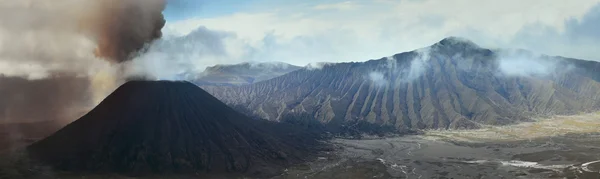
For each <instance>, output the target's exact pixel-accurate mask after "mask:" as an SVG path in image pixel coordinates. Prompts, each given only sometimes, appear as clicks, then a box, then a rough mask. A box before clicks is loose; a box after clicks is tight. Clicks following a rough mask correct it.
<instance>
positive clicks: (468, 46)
mask: <svg viewBox="0 0 600 179" xmlns="http://www.w3.org/2000/svg"><path fill="white" fill-rule="evenodd" d="M597 69H600V64H599V63H597V62H590V61H583V60H575V59H567V58H562V57H548V56H543V55H535V54H532V53H530V52H526V51H518V50H517V51H514V50H490V49H485V48H481V47H479V46H477V45H476V44H474V43H472V42H470V41H468V40H464V39H460V38H446V39H444V40H442V41H440V42H439V43H436V44H434V45H432V46H430V47H427V48H424V49H420V50H416V51H412V52H406V53H400V54H396V55H394V56H392V57H389V58H383V59H379V60H371V61H367V62H364V63H339V64H329V65H325V66H324V67H323V68H322V69H317V70H311V69H302V70H297V71H294V72H291V73H289V74H286V75H283V76H280V77H277V78H274V79H271V80H267V81H263V82H259V83H255V84H252V85H248V86H241V87H205V89H206V90H207V91H209V92H210V93H212V94H213V95H215V96H216V97H217V98H219V99H220V100H222V101H224V102H226V103H228V104H230V105H234V106H243V107H245V108H248V109H250V110H251V111H252V113H253V114H254V115H259V116H261V117H263V118H266V119H269V120H281V119H282V117H284V116H289V115H296V114H308V115H311V116H313V117H314V118H315V119H317V120H319V121H322V122H324V123H334V124H335V123H342V124H344V123H351V124H352V123H356V122H357V121H368V122H370V123H375V124H379V125H384V126H394V127H396V128H398V129H408V128H413V129H414V128H419V129H424V128H434V129H438V128H442V129H456V128H477V127H479V126H481V125H482V124H508V123H513V122H517V121H526V120H529V119H531V118H533V117H535V116H540V115H553V114H572V113H576V112H581V111H593V110H598V109H599V108H600V101H599V100H598V99H600V83H599V82H598V80H599V77H600V74H599V72H597Z"/></svg>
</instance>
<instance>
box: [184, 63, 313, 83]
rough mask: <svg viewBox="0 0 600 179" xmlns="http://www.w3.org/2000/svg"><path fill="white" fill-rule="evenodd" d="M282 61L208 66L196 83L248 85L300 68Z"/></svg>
mask: <svg viewBox="0 0 600 179" xmlns="http://www.w3.org/2000/svg"><path fill="white" fill-rule="evenodd" d="M300 68H301V67H299V66H294V65H290V64H287V63H282V62H264V63H240V64H235V65H216V66H212V67H208V68H206V70H204V72H202V73H201V74H200V75H199V76H198V78H197V80H195V81H194V83H196V84H198V85H217V86H223V85H224V86H231V85H246V84H252V83H256V82H260V81H264V80H269V79H272V78H275V77H278V76H281V75H284V74H286V73H289V72H292V71H295V70H298V69H300Z"/></svg>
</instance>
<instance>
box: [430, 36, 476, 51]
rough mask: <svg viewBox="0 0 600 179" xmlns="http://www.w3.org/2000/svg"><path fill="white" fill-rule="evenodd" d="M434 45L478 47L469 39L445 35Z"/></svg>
mask: <svg viewBox="0 0 600 179" xmlns="http://www.w3.org/2000/svg"><path fill="white" fill-rule="evenodd" d="M436 45H442V46H459V47H471V48H480V47H479V45H477V44H476V43H474V42H473V41H471V40H469V39H466V38H463V37H455V36H450V37H446V38H444V39H442V40H441V41H439V42H438V43H436Z"/></svg>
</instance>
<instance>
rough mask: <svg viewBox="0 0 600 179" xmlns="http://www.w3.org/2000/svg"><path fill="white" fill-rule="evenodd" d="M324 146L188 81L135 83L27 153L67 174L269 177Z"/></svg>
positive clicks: (310, 136)
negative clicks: (252, 115) (233, 106)
mask: <svg viewBox="0 0 600 179" xmlns="http://www.w3.org/2000/svg"><path fill="white" fill-rule="evenodd" d="M317 145H319V143H318V142H317V141H316V140H315V139H314V136H312V135H309V134H306V133H303V132H299V131H297V130H294V129H293V128H291V127H290V126H287V125H285V124H278V123H272V122H268V121H262V120H253V119H249V118H248V117H246V116H244V115H242V114H239V113H238V112H236V111H234V110H233V109H231V108H229V107H228V106H226V105H225V104H223V103H222V102H220V101H219V100H217V99H216V98H214V97H212V96H211V95H210V94H208V93H207V92H205V91H204V90H202V89H200V88H198V87H197V86H195V85H193V84H191V83H189V82H166V81H155V82H148V81H132V82H128V83H126V84H124V85H122V86H121V87H119V88H118V89H117V90H116V91H115V92H113V93H112V94H111V95H110V96H108V97H107V98H106V99H105V100H104V101H102V103H100V104H99V105H98V106H97V107H96V108H95V109H93V110H92V111H91V112H89V113H88V114H86V115H85V116H83V117H82V118H80V119H79V120H77V121H75V122H73V123H71V124H69V125H67V126H66V127H65V128H63V129H61V130H59V131H58V132H56V133H55V134H53V135H51V136H50V137H48V138H46V139H44V140H41V141H39V142H36V143H34V144H32V145H31V146H29V147H28V148H27V151H28V153H29V154H30V156H31V157H32V158H33V159H36V160H39V161H41V162H43V163H45V164H49V165H51V166H53V167H54V168H55V169H58V170H65V171H76V172H100V173H103V172H117V173H125V174H147V173H192V174H194V173H201V174H207V173H208V174H219V173H225V172H226V173H244V174H245V175H251V176H269V175H274V174H277V172H278V170H281V169H283V167H286V166H288V165H290V164H294V163H296V162H301V161H303V160H305V159H306V157H308V156H309V153H308V151H309V150H310V149H311V147H316V146H317Z"/></svg>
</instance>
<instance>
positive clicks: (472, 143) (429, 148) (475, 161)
mask: <svg viewBox="0 0 600 179" xmlns="http://www.w3.org/2000/svg"><path fill="white" fill-rule="evenodd" d="M599 121H600V115H598V114H596V113H594V114H582V115H575V116H560V117H555V118H545V119H539V120H536V121H534V122H528V123H524V124H515V125H506V126H502V127H498V126H485V127H483V128H481V129H479V130H430V131H427V132H426V133H425V134H423V135H410V136H403V137H391V138H370V139H361V140H356V139H334V140H332V141H331V142H332V143H334V144H335V145H336V146H337V149H338V150H336V152H334V153H335V154H336V155H327V154H322V155H321V156H320V157H319V160H316V161H312V162H310V163H308V164H307V165H305V166H298V167H294V168H291V169H290V170H289V171H288V172H286V173H285V174H284V176H282V177H279V178H305V177H306V178H340V179H342V178H415V179H417V178H423V179H424V178H448V179H449V178H522V179H548V178H557V179H558V178H568V179H576V178H579V179H596V178H599V177H600V155H599V154H600V140H598V137H599V134H600V133H599V132H600V128H598V127H597V126H598V123H599ZM582 125H589V126H590V127H589V128H581V129H578V128H577V127H576V126H582ZM532 128H537V129H538V130H532ZM548 129H553V130H548ZM508 136H512V137H508Z"/></svg>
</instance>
